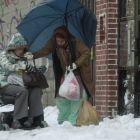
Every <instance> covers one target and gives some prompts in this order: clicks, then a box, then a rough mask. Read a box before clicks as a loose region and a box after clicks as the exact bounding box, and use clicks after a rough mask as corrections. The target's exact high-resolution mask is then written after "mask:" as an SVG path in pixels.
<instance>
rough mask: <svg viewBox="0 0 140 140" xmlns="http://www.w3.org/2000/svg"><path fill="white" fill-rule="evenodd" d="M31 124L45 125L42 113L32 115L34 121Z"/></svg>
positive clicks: (36, 125) (42, 126)
mask: <svg viewBox="0 0 140 140" xmlns="http://www.w3.org/2000/svg"><path fill="white" fill-rule="evenodd" d="M33 126H34V127H41V128H44V127H47V126H48V124H47V123H46V122H45V121H44V115H43V114H42V115H39V116H37V117H34V121H33Z"/></svg>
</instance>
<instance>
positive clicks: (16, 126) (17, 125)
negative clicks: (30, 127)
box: [11, 120, 23, 129]
mask: <svg viewBox="0 0 140 140" xmlns="http://www.w3.org/2000/svg"><path fill="white" fill-rule="evenodd" d="M11 127H12V128H13V129H22V128H23V126H22V125H21V123H20V121H19V120H13V122H12V125H11Z"/></svg>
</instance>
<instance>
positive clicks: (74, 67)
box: [67, 63, 77, 71]
mask: <svg viewBox="0 0 140 140" xmlns="http://www.w3.org/2000/svg"><path fill="white" fill-rule="evenodd" d="M76 69H77V65H76V64H75V63H72V68H71V66H68V67H67V70H68V71H70V70H72V71H73V70H76Z"/></svg>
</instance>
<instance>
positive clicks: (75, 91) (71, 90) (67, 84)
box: [59, 71, 80, 100]
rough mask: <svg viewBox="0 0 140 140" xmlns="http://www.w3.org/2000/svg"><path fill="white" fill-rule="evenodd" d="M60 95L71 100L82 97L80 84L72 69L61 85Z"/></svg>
mask: <svg viewBox="0 0 140 140" xmlns="http://www.w3.org/2000/svg"><path fill="white" fill-rule="evenodd" d="M59 95H60V96H62V97H65V98H66V99H69V100H79V99H80V86H79V83H78V81H77V79H76V77H75V75H74V73H73V72H72V71H70V72H69V74H68V75H67V76H66V78H65V80H64V82H63V83H62V85H61V86H60V88H59Z"/></svg>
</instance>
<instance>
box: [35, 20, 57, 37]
mask: <svg viewBox="0 0 140 140" xmlns="http://www.w3.org/2000/svg"><path fill="white" fill-rule="evenodd" d="M58 19H59V18H56V19H55V20H53V21H52V22H51V23H49V25H46V26H45V27H49V26H51V25H54V24H55V23H53V22H55V21H56V20H58ZM45 27H44V28H45ZM41 32H42V30H41V31H40V32H39V33H38V35H39V34H41ZM38 35H37V36H38ZM35 38H37V37H35Z"/></svg>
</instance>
